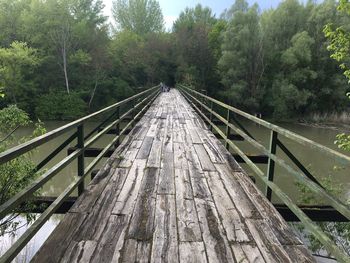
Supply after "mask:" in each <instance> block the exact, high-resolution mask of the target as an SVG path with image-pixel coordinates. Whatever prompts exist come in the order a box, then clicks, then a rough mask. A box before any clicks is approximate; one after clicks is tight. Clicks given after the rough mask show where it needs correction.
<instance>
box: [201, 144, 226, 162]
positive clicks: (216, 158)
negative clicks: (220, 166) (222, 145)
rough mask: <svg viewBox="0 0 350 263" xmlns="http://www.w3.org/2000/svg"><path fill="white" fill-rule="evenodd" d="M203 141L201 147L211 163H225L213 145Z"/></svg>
mask: <svg viewBox="0 0 350 263" xmlns="http://www.w3.org/2000/svg"><path fill="white" fill-rule="evenodd" d="M203 141H204V144H203V146H204V148H205V150H206V151H207V153H208V155H209V157H210V160H211V161H212V162H213V163H225V159H224V157H222V156H221V154H220V152H219V151H218V150H217V149H216V147H215V145H214V144H213V143H212V142H211V141H209V140H207V139H204V140H203Z"/></svg>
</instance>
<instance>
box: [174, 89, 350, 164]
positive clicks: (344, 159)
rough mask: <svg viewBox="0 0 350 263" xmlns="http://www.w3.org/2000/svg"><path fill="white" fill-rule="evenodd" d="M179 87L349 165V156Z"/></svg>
mask: <svg viewBox="0 0 350 263" xmlns="http://www.w3.org/2000/svg"><path fill="white" fill-rule="evenodd" d="M179 86H180V87H181V88H184V89H186V90H188V91H190V92H192V93H195V94H196V95H199V96H200V97H202V98H205V99H207V100H209V101H211V102H214V103H215V104H217V105H219V106H221V107H223V108H225V109H227V110H230V111H232V112H234V113H237V114H238V115H240V116H242V117H244V118H246V119H248V120H251V121H253V122H255V123H257V124H260V125H262V126H264V127H265V128H267V129H269V130H273V131H275V132H277V133H279V134H281V135H283V136H285V137H286V138H289V139H291V140H293V141H295V142H297V143H299V144H301V145H304V146H305V145H308V146H310V147H311V148H314V149H317V150H319V151H321V152H323V153H325V154H327V155H329V156H331V157H334V158H336V159H337V160H338V161H339V162H340V163H342V164H350V156H347V155H345V154H342V153H340V152H337V151H335V150H332V149H330V148H328V147H326V146H324V145H322V144H319V143H317V142H314V141H312V140H310V139H307V138H305V137H303V136H301V135H299V134H296V133H294V132H291V131H289V130H287V129H285V128H282V127H279V126H277V125H275V124H272V123H269V122H267V121H265V120H262V119H259V118H257V117H255V116H253V115H251V114H249V113H246V112H244V111H241V110H239V109H237V108H235V107H232V106H230V105H227V104H225V103H223V102H221V101H218V100H216V99H213V98H211V97H209V96H206V95H204V94H202V93H200V92H198V91H196V90H193V89H190V88H188V87H186V86H183V85H179Z"/></svg>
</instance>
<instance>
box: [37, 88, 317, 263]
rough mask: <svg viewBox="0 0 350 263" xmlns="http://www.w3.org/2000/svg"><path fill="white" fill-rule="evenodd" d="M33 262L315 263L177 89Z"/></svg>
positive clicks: (154, 111)
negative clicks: (207, 262)
mask: <svg viewBox="0 0 350 263" xmlns="http://www.w3.org/2000/svg"><path fill="white" fill-rule="evenodd" d="M33 261H34V262H118V261H119V262H179V261H181V262H206V261H210V262H240V263H242V262H314V259H313V257H312V256H311V254H310V253H309V251H308V250H307V249H306V248H305V247H304V246H303V244H302V243H301V241H300V240H299V239H298V238H297V237H296V235H295V234H294V233H293V232H292V231H291V229H290V228H289V226H288V225H287V223H286V222H285V221H284V220H283V219H282V218H281V217H280V216H279V214H278V212H277V211H276V210H275V209H274V208H273V206H272V205H270V203H269V202H268V200H267V199H266V198H265V197H264V196H263V195H262V194H261V193H260V192H259V190H257V188H256V187H255V185H254V184H253V183H252V182H251V180H250V179H249V177H248V176H247V175H246V174H245V173H244V171H243V170H242V169H241V168H240V166H239V165H238V164H237V163H236V162H235V161H234V160H233V158H232V157H231V156H230V154H229V153H228V152H227V151H226V149H225V148H224V147H223V146H222V145H221V143H220V142H219V141H218V140H217V139H216V138H215V136H214V135H213V134H212V133H211V132H210V131H209V130H208V129H207V127H206V126H205V124H204V123H203V122H202V120H201V119H200V118H199V117H198V115H197V114H196V113H195V112H194V110H193V109H192V108H191V106H190V105H189V104H188V103H187V102H186V101H185V99H184V98H183V97H182V96H181V95H180V93H179V92H178V91H176V90H172V91H171V92H169V93H163V94H161V95H160V97H159V98H157V100H156V101H155V102H154V103H153V105H152V106H151V108H150V109H149V110H148V111H147V113H146V114H145V116H144V117H143V118H142V119H141V121H140V122H139V123H138V124H137V125H136V126H135V128H134V129H133V130H132V131H131V133H130V134H129V136H128V137H127V138H126V139H125V140H124V141H123V143H122V145H121V146H120V147H119V148H118V149H117V150H116V152H115V153H114V154H113V156H112V157H111V158H110V159H109V160H108V162H107V163H106V165H105V166H104V168H103V169H101V171H100V172H99V174H98V175H97V177H96V178H95V179H94V180H93V182H92V183H91V184H90V185H89V186H88V189H87V190H86V192H84V194H83V195H82V196H81V197H80V198H79V199H78V201H77V202H76V203H75V205H74V206H73V207H72V209H71V210H70V211H69V213H67V214H66V216H65V218H64V219H63V221H62V222H61V223H60V224H59V225H58V226H57V228H56V229H55V230H54V232H53V233H52V234H51V236H50V237H49V238H48V240H47V241H46V242H45V243H44V245H43V246H42V248H41V249H40V250H39V252H38V253H37V254H36V256H35V257H34V259H33Z"/></svg>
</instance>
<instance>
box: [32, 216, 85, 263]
mask: <svg viewBox="0 0 350 263" xmlns="http://www.w3.org/2000/svg"><path fill="white" fill-rule="evenodd" d="M85 218H86V215H85V214H78V213H67V214H66V215H65V217H64V219H63V220H62V222H61V223H60V224H59V225H58V226H57V227H56V228H55V230H54V231H53V232H52V234H51V235H50V236H49V237H48V239H47V240H46V241H45V243H44V245H43V246H42V247H41V248H40V249H39V251H38V252H37V253H36V254H35V256H34V257H33V259H32V261H33V262H39V263H41V262H43V263H46V262H59V261H60V259H61V258H62V257H63V255H64V253H65V252H66V250H67V248H68V247H69V245H70V244H71V243H72V240H73V238H74V236H75V235H76V234H77V233H78V232H79V227H80V225H81V224H82V223H83V222H84V221H85Z"/></svg>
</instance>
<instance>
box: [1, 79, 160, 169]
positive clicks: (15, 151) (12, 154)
mask: <svg viewBox="0 0 350 263" xmlns="http://www.w3.org/2000/svg"><path fill="white" fill-rule="evenodd" d="M158 88H159V86H155V87H153V88H150V89H148V90H145V91H143V92H141V93H138V94H136V95H134V96H131V97H129V98H127V99H125V100H122V101H120V102H117V103H115V104H113V105H111V106H108V107H106V108H104V109H102V110H99V111H97V112H94V113H92V114H90V115H88V116H85V117H83V118H80V119H78V120H76V121H73V122H71V123H68V124H66V125H64V126H62V127H60V128H57V129H55V130H52V131H50V132H48V133H45V134H44V135H41V136H39V137H36V138H34V139H32V140H30V141H28V142H25V143H22V144H20V145H18V146H16V147H13V148H11V149H9V150H7V151H4V152H2V153H0V164H3V163H5V162H8V161H10V160H12V159H14V158H16V157H18V156H20V155H22V154H24V153H26V152H29V151H31V150H33V149H35V148H36V147H38V146H40V145H42V144H44V143H46V142H48V141H50V140H52V139H54V138H56V137H58V136H60V135H61V134H63V133H66V132H68V131H70V130H72V129H73V128H76V127H78V126H79V125H81V124H83V123H85V122H87V121H89V120H91V119H92V118H94V117H97V116H100V115H101V114H103V113H105V112H108V111H111V110H113V109H116V108H118V107H120V106H122V105H125V104H127V103H128V102H130V101H132V100H134V99H137V98H139V97H141V96H142V95H145V94H147V93H149V92H150V91H153V90H155V89H158Z"/></svg>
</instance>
